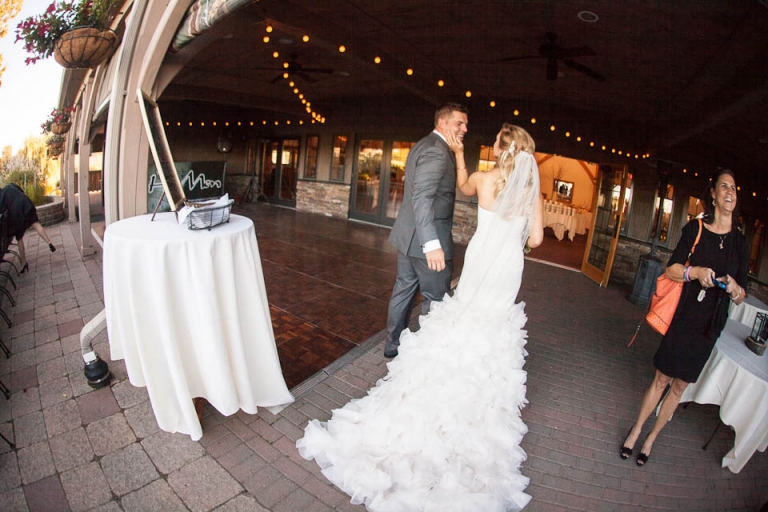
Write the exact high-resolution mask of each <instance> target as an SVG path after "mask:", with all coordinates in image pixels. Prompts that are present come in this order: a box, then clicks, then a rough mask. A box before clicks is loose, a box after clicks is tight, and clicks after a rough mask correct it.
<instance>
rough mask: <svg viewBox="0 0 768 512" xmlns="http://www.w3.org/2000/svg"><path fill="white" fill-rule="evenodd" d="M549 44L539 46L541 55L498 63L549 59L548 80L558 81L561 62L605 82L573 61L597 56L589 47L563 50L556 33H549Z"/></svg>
mask: <svg viewBox="0 0 768 512" xmlns="http://www.w3.org/2000/svg"><path fill="white" fill-rule="evenodd" d="M546 37H547V42H546V43H544V44H542V45H541V46H539V55H521V56H519V57H507V58H505V59H499V60H498V62H511V61H514V60H523V59H547V80H557V66H558V64H557V62H558V61H561V62H562V63H563V64H565V65H566V66H568V67H570V68H573V69H575V70H576V71H579V72H581V73H584V74H585V75H587V76H588V77H590V78H592V79H593V80H597V81H598V82H605V81H606V78H605V77H604V76H603V75H601V74H600V73H598V72H597V71H595V70H594V69H591V68H588V67H587V66H584V65H583V64H579V63H578V62H576V61H574V60H572V58H573V57H591V56H593V55H596V54H595V50H593V49H592V48H590V47H589V46H577V47H575V48H563V47H562V46H559V45H558V44H557V43H556V41H557V34H555V33H554V32H547V34H546Z"/></svg>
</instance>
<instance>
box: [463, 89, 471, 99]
mask: <svg viewBox="0 0 768 512" xmlns="http://www.w3.org/2000/svg"><path fill="white" fill-rule="evenodd" d="M464 96H466V97H467V98H471V97H472V91H467V92H465V93H464Z"/></svg>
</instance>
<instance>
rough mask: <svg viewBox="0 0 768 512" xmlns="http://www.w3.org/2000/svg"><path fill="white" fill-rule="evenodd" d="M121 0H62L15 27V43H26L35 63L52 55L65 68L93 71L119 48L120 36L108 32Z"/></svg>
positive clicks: (25, 47)
mask: <svg viewBox="0 0 768 512" xmlns="http://www.w3.org/2000/svg"><path fill="white" fill-rule="evenodd" d="M117 3H118V0H79V1H76V0H72V1H67V0H62V1H60V2H57V1H54V2H53V3H51V4H50V5H49V6H48V8H47V9H46V10H45V12H44V13H43V14H39V15H37V16H30V17H29V18H27V19H25V20H22V21H21V22H19V24H18V25H17V26H16V42H19V41H23V44H24V49H25V50H27V52H28V53H29V54H30V55H31V57H28V58H27V59H26V63H27V64H34V63H35V62H37V61H38V60H40V59H46V58H48V57H50V56H51V55H53V56H54V58H55V59H56V62H58V63H59V64H61V65H62V66H64V67H65V68H93V67H96V66H98V65H99V64H101V63H102V62H103V61H104V60H106V59H107V57H109V56H110V55H111V54H112V52H113V51H114V49H115V48H116V47H117V34H115V33H114V32H113V31H112V30H109V29H107V24H108V22H109V18H110V15H111V14H113V13H112V12H111V11H112V8H113V7H116V6H117Z"/></svg>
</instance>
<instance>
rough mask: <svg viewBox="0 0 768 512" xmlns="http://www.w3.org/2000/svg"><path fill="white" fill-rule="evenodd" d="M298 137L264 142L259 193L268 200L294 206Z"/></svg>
mask: <svg viewBox="0 0 768 512" xmlns="http://www.w3.org/2000/svg"><path fill="white" fill-rule="evenodd" d="M298 162H299V139H280V140H270V141H267V142H266V145H265V151H264V158H263V163H262V166H261V169H262V172H261V193H262V194H264V195H265V196H266V198H267V200H268V201H269V202H274V203H277V204H282V205H286V206H296V177H297V176H298V174H297V173H298Z"/></svg>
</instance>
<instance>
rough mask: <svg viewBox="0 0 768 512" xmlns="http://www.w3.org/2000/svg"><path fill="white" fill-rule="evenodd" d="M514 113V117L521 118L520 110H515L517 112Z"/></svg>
mask: <svg viewBox="0 0 768 512" xmlns="http://www.w3.org/2000/svg"><path fill="white" fill-rule="evenodd" d="M512 113H513V114H514V115H516V116H519V115H520V111H519V110H517V109H515V111H514V112H512Z"/></svg>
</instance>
